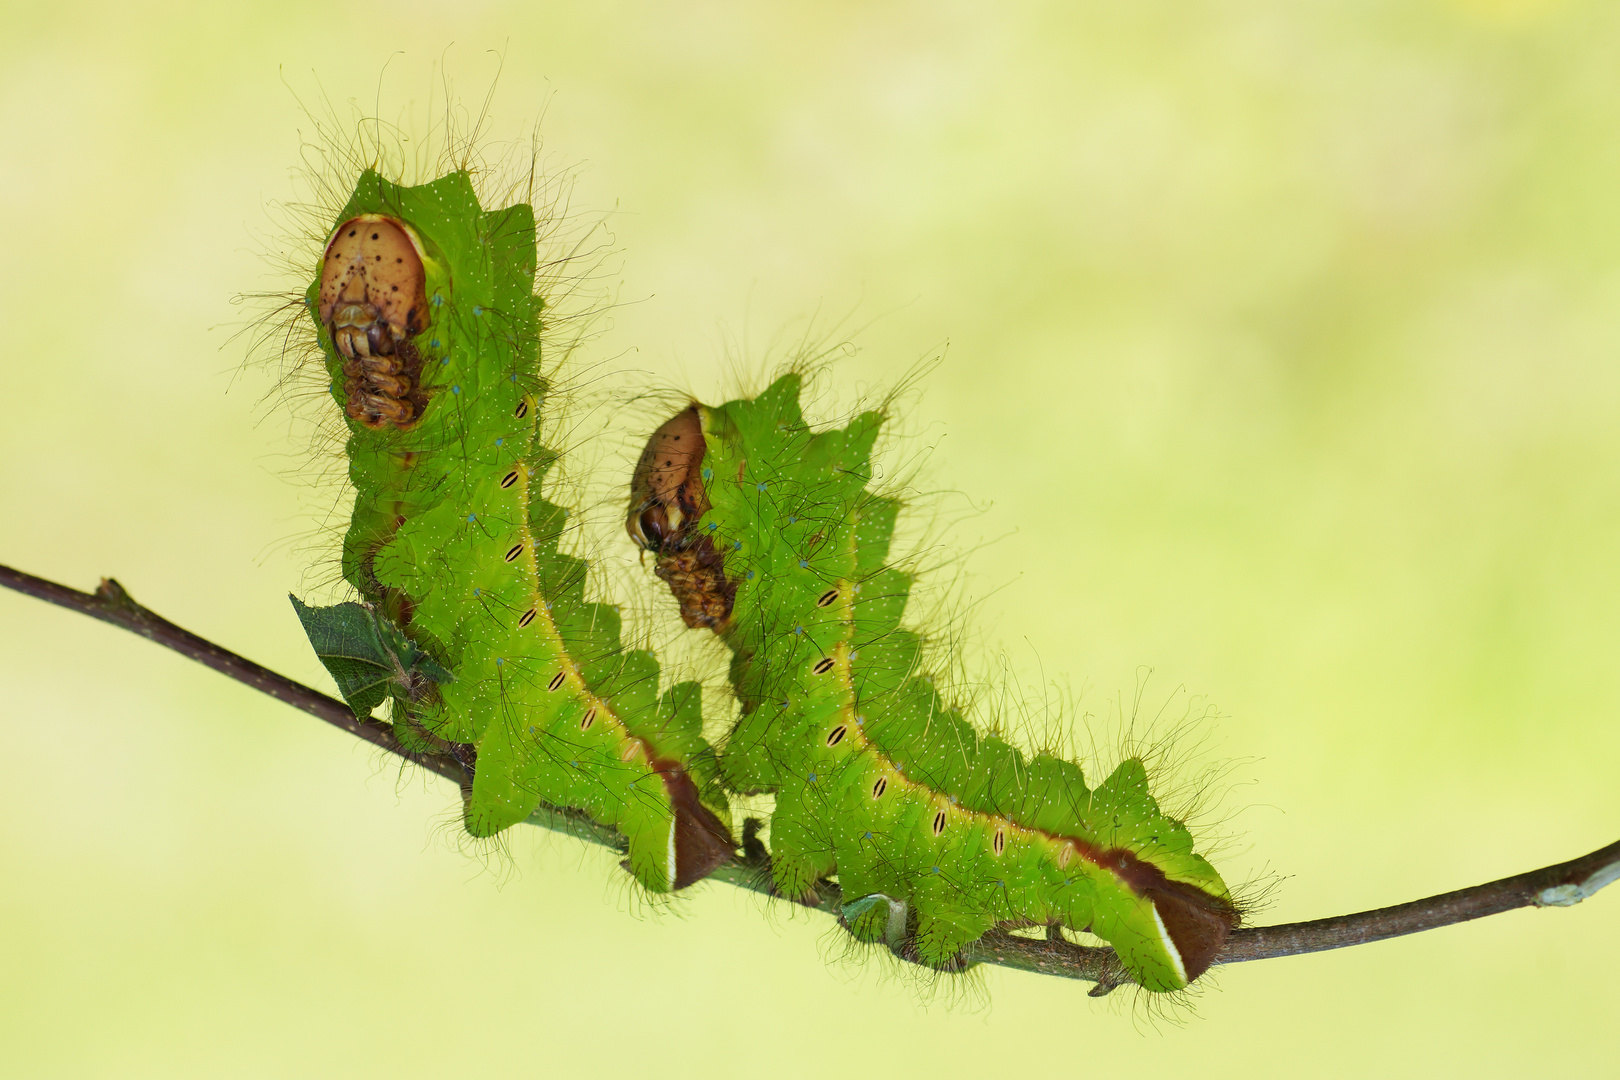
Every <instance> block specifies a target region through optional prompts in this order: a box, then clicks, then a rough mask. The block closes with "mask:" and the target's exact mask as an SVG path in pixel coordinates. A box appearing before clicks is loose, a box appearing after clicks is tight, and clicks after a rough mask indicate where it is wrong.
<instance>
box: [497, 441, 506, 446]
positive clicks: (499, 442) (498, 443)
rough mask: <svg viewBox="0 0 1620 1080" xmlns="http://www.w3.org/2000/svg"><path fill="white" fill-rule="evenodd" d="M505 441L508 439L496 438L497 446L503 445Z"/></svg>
mask: <svg viewBox="0 0 1620 1080" xmlns="http://www.w3.org/2000/svg"><path fill="white" fill-rule="evenodd" d="M505 441H506V440H505V439H496V440H495V445H496V446H499V445H501V444H502V443H503V442H505Z"/></svg>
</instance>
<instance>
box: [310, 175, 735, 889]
mask: <svg viewBox="0 0 1620 1080" xmlns="http://www.w3.org/2000/svg"><path fill="white" fill-rule="evenodd" d="M337 222H338V225H337V227H336V228H335V229H334V232H333V236H332V238H331V240H330V241H329V242H328V245H327V248H326V250H325V252H324V253H323V259H322V265H321V267H320V269H319V270H318V271H317V273H316V276H315V279H314V281H313V282H312V283H311V285H310V287H309V290H308V293H307V294H306V301H307V304H308V307H309V309H310V312H311V315H312V317H313V319H314V321H315V322H316V324H317V326H318V327H319V330H318V334H319V338H320V342H321V345H322V348H323V350H324V352H325V355H326V362H327V367H328V371H329V374H330V375H331V379H332V384H331V385H332V394H333V397H334V398H335V400H336V401H337V403H338V405H339V406H340V407H342V408H343V409H344V413H345V416H346V417H347V419H348V422H349V432H350V434H349V440H348V446H347V449H348V455H349V476H350V479H351V481H352V482H353V484H354V487H355V492H356V497H355V504H354V511H353V516H352V518H351V521H350V527H349V530H348V534H347V536H346V537H345V541H344V550H343V573H344V577H345V578H346V579H347V580H348V582H349V583H350V584H351V585H353V586H354V587H355V588H356V589H357V590H358V591H359V592H360V594H361V597H362V598H363V599H364V600H365V601H366V602H367V603H369V604H370V605H372V607H373V608H374V609H375V610H376V611H378V612H379V613H381V614H382V615H383V616H384V617H386V618H387V619H389V620H391V621H392V623H393V624H394V625H396V626H397V627H398V628H399V629H400V630H401V631H403V633H404V634H406V635H407V636H408V637H409V638H410V639H411V641H412V642H414V643H415V646H416V647H418V648H420V650H421V651H422V652H423V653H424V654H426V655H427V656H430V657H432V658H433V660H434V661H436V662H437V663H438V664H439V665H442V667H443V668H445V669H448V670H449V671H450V672H452V673H453V676H454V677H453V679H451V680H449V681H444V682H441V683H437V684H433V685H432V686H431V687H430V690H429V692H425V693H421V694H412V695H409V696H408V699H407V701H406V704H405V708H403V709H396V711H395V719H396V723H395V731H396V733H397V735H398V736H399V738H400V739H401V741H402V742H404V743H406V744H407V745H414V746H418V747H420V748H423V749H427V748H432V749H437V750H440V751H442V752H448V753H451V754H452V756H455V757H456V758H457V760H459V761H461V762H462V763H463V765H464V767H465V768H466V769H467V770H468V772H469V774H470V777H471V782H470V785H468V788H467V791H466V799H465V807H464V811H465V823H466V827H467V830H468V831H469V832H470V833H471V834H473V835H474V836H480V837H484V836H491V835H494V834H495V833H498V832H500V831H501V830H502V829H505V828H507V827H508V826H510V825H512V824H515V823H517V822H520V821H523V820H524V819H526V818H527V817H529V816H530V815H531V814H532V813H534V812H535V810H536V809H537V808H538V806H539V804H540V803H542V802H544V803H548V804H551V805H554V806H565V807H573V808H577V809H580V810H584V811H585V812H587V813H589V814H590V815H591V816H592V817H593V818H595V819H597V820H598V821H602V822H604V823H607V824H610V825H613V826H616V827H617V828H618V829H619V830H620V831H621V832H623V834H624V835H625V837H626V839H627V840H628V845H629V853H628V860H627V865H628V867H629V869H630V870H631V872H632V873H633V874H634V875H635V876H636V878H637V880H639V881H640V882H641V883H642V884H643V885H644V886H646V887H647V888H648V889H650V890H652V891H655V892H664V891H669V890H671V889H677V888H681V887H682V886H684V885H687V884H689V883H691V882H692V881H695V880H697V879H699V878H701V877H703V876H704V875H706V874H707V873H708V872H709V871H710V870H712V869H713V868H714V867H715V866H717V865H718V864H719V863H721V862H723V861H725V860H726V859H728V858H730V857H731V856H732V854H733V852H734V844H733V841H732V838H731V835H730V831H729V828H728V826H727V824H726V818H727V803H726V798H725V795H724V793H723V792H722V790H721V789H720V787H719V783H718V779H719V778H718V772H717V766H716V763H715V761H714V756H713V753H712V750H711V749H710V748H709V747H708V746H707V744H706V743H705V741H704V739H703V737H702V734H701V729H702V717H701V714H700V711H699V706H700V698H701V695H700V692H699V687H698V686H697V684H695V683H682V684H678V685H675V686H673V687H670V688H668V689H665V690H662V691H661V690H660V682H659V668H658V664H657V662H656V660H655V659H654V658H653V656H652V654H651V653H649V652H647V651H644V650H634V649H626V648H625V647H624V646H623V643H622V641H621V636H620V618H619V612H618V609H617V608H615V607H613V606H611V605H608V604H601V603H591V602H588V601H587V600H586V599H585V595H584V586H585V578H586V566H585V564H584V562H583V561H581V560H579V559H576V558H573V557H571V556H568V555H565V554H563V553H561V552H559V551H558V548H557V541H558V537H559V535H560V534H561V531H562V529H563V528H564V524H565V522H566V520H567V511H565V510H564V509H562V508H561V507H558V506H556V505H554V504H552V503H550V502H548V501H547V500H546V499H544V498H543V497H542V496H541V493H540V485H541V481H542V479H543V477H544V476H545V473H546V471H547V470H548V468H549V467H550V466H551V465H552V463H553V462H554V461H555V458H556V455H555V454H554V453H553V452H552V451H551V450H549V449H547V448H546V446H545V445H544V444H543V443H542V441H541V433H540V413H541V408H542V406H543V405H544V404H545V401H546V398H547V395H548V392H549V387H548V385H547V383H546V382H545V380H544V379H542V378H541V377H540V375H539V373H538V364H539V341H540V338H539V333H540V319H541V311H542V302H541V300H540V298H538V297H536V296H535V295H534V293H533V288H534V274H535V268H536V252H535V221H534V214H533V211H532V209H531V208H530V207H529V206H527V205H521V204H519V205H513V206H509V207H505V208H503V209H498V210H490V211H485V210H483V209H482V208H481V207H480V206H479V204H478V200H477V196H476V194H475V193H474V190H473V187H472V183H471V180H470V178H469V176H468V174H466V173H464V172H458V173H452V174H450V175H447V176H444V177H441V178H439V179H438V180H435V181H433V182H432V183H429V184H425V185H421V186H418V187H402V186H399V185H396V184H393V183H390V182H389V181H387V180H385V179H383V178H382V177H380V176H379V175H378V174H377V173H375V172H372V171H368V172H366V173H365V174H364V175H362V176H361V178H360V180H359V184H358V186H357V187H356V189H355V192H354V194H353V196H352V197H351V198H350V200H349V203H348V205H347V206H345V207H344V209H343V211H342V212H341V214H340V215H339V216H338V218H337Z"/></svg>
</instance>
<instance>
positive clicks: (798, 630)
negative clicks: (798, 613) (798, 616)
mask: <svg viewBox="0 0 1620 1080" xmlns="http://www.w3.org/2000/svg"><path fill="white" fill-rule="evenodd" d="M793 632H794V633H795V634H802V633H804V627H802V626H795V627H794V628H793Z"/></svg>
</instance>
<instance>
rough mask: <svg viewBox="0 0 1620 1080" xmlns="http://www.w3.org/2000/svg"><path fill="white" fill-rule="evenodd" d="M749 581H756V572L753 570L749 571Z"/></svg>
mask: <svg viewBox="0 0 1620 1080" xmlns="http://www.w3.org/2000/svg"><path fill="white" fill-rule="evenodd" d="M748 580H749V581H753V580H754V572H753V571H752V570H750V571H748Z"/></svg>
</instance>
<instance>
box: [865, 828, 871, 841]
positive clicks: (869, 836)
mask: <svg viewBox="0 0 1620 1080" xmlns="http://www.w3.org/2000/svg"><path fill="white" fill-rule="evenodd" d="M865 838H866V839H867V840H870V839H872V830H871V829H867V830H866V837H865Z"/></svg>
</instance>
